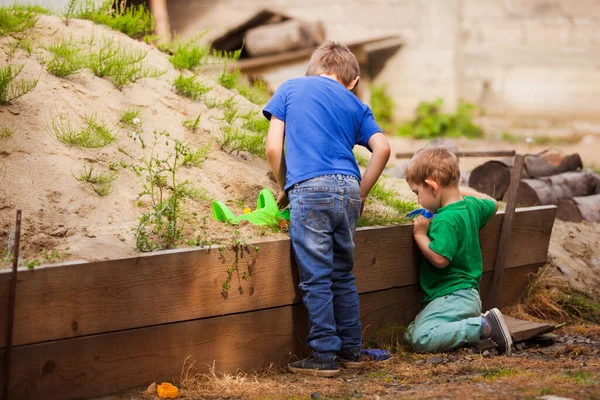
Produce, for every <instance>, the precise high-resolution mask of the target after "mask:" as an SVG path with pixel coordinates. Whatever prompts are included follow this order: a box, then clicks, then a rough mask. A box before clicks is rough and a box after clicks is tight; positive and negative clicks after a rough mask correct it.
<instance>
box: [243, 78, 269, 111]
mask: <svg viewBox="0 0 600 400" xmlns="http://www.w3.org/2000/svg"><path fill="white" fill-rule="evenodd" d="M236 89H237V91H238V92H239V93H240V94H241V95H242V96H244V97H245V98H247V99H248V100H250V101H251V102H252V103H254V104H258V105H263V104H265V103H266V102H267V100H269V97H271V92H270V91H269V88H268V87H267V84H266V83H265V82H264V81H261V80H257V81H254V82H252V83H244V84H240V85H238V86H237V87H236Z"/></svg>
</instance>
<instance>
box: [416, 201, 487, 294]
mask: <svg viewBox="0 0 600 400" xmlns="http://www.w3.org/2000/svg"><path fill="white" fill-rule="evenodd" d="M495 212H496V205H495V204H494V202H493V201H491V200H486V199H477V198H475V197H472V196H465V197H464V198H463V200H461V201H458V202H455V203H451V204H448V205H447V206H445V207H443V208H440V209H439V210H438V214H437V215H436V217H435V218H434V219H433V220H432V221H431V225H430V228H429V232H428V236H429V238H430V239H431V243H430V245H429V248H430V249H431V250H433V251H434V252H436V253H437V254H440V255H442V256H444V257H446V258H447V259H448V260H449V261H450V263H449V264H448V266H447V267H445V268H443V269H440V268H436V267H435V266H434V265H432V264H431V262H429V260H427V258H425V257H424V258H423V262H422V265H421V287H422V288H423V291H424V292H425V299H424V300H425V301H431V300H433V299H436V298H438V297H441V296H445V295H447V294H449V293H452V292H454V291H456V290H460V289H468V288H473V289H476V290H477V291H479V281H480V280H481V273H482V268H483V263H482V258H481V248H480V245H479V229H481V228H483V227H484V226H485V224H486V223H487V222H488V221H489V220H490V218H491V217H492V216H493V215H494V213H495Z"/></svg>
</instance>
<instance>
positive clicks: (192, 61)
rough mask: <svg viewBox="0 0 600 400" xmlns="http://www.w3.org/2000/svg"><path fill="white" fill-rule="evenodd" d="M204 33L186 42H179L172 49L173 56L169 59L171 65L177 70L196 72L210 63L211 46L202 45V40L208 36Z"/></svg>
mask: <svg viewBox="0 0 600 400" xmlns="http://www.w3.org/2000/svg"><path fill="white" fill-rule="evenodd" d="M207 33H208V31H204V32H202V33H201V34H199V35H198V36H195V37H193V38H191V39H190V40H187V41H185V42H182V41H180V40H177V41H176V42H175V45H174V47H173V49H172V53H173V55H172V56H171V57H170V58H169V60H170V61H171V64H173V66H174V67H175V68H177V69H180V70H182V69H187V70H190V71H195V70H197V69H199V68H202V67H203V66H204V65H206V64H207V63H208V62H209V57H210V45H206V44H201V43H200V39H201V38H202V37H203V36H204V35H206V34H207Z"/></svg>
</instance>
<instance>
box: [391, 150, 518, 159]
mask: <svg viewBox="0 0 600 400" xmlns="http://www.w3.org/2000/svg"><path fill="white" fill-rule="evenodd" d="M453 153H454V154H455V155H456V157H512V156H514V155H515V154H516V152H515V151H514V150H490V151H476V150H473V151H455V152H453ZM414 154H415V153H414V152H399V153H396V158H412V156H413V155H414Z"/></svg>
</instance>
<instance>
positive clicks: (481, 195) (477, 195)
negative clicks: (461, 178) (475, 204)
mask: <svg viewBox="0 0 600 400" xmlns="http://www.w3.org/2000/svg"><path fill="white" fill-rule="evenodd" d="M459 189H460V194H461V195H462V196H463V197H464V196H472V197H475V198H477V199H483V200H490V201H493V202H494V206H495V207H496V211H498V202H497V201H496V199H494V198H493V197H490V196H488V195H487V194H484V193H480V192H478V191H477V190H475V189H471V188H467V187H460V188H459Z"/></svg>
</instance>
